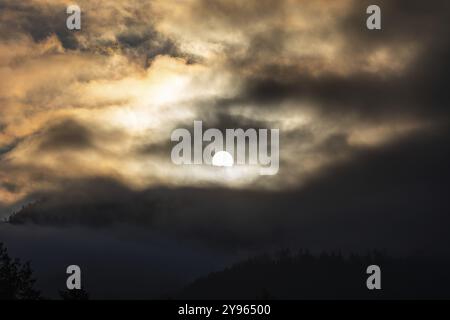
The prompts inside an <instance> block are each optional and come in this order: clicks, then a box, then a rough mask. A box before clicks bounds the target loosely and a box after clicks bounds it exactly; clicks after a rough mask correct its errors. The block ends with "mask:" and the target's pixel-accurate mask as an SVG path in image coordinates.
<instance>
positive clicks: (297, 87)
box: [219, 1, 450, 122]
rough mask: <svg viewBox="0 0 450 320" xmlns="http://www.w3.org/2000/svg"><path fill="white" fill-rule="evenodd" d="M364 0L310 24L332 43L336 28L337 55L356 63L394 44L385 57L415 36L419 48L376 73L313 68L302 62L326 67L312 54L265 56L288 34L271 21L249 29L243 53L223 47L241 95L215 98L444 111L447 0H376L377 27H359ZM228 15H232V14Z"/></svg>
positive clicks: (338, 111)
mask: <svg viewBox="0 0 450 320" xmlns="http://www.w3.org/2000/svg"><path fill="white" fill-rule="evenodd" d="M369 4H371V3H370V1H357V2H355V4H354V5H352V6H351V8H350V12H348V13H347V14H345V15H343V16H342V17H341V18H339V19H337V20H336V21H335V22H334V23H331V22H330V24H331V25H330V27H329V28H330V30H327V29H324V30H323V32H322V33H320V32H316V30H312V31H310V32H311V33H312V35H313V36H314V38H315V39H316V38H318V39H322V41H323V43H332V42H333V39H332V34H331V32H332V29H333V28H334V29H335V30H337V31H338V32H339V34H340V35H341V36H342V38H343V40H344V41H343V45H342V48H341V49H339V50H340V53H339V55H340V57H341V59H349V61H351V62H355V63H359V64H361V67H363V66H364V64H365V62H364V61H365V59H367V57H368V56H370V54H372V53H374V52H375V51H376V50H378V49H383V48H393V50H394V51H393V55H392V57H391V58H390V59H393V58H395V59H398V57H400V56H401V55H400V50H402V49H405V47H407V46H408V45H411V44H414V45H415V46H417V47H418V48H419V49H418V53H417V55H416V57H415V58H414V59H413V61H412V62H411V63H410V64H409V65H408V66H407V67H406V69H405V70H401V71H390V70H386V72H384V71H383V69H381V70H379V71H378V72H376V73H374V72H370V71H369V70H357V71H355V72H351V73H349V74H345V73H344V74H340V73H336V72H330V71H324V72H322V73H320V74H319V75H317V74H315V73H314V72H312V71H311V70H310V69H309V68H310V66H311V65H313V66H314V65H317V67H318V69H323V68H325V67H324V61H322V59H321V58H320V57H318V56H308V55H305V56H303V57H301V58H299V57H291V58H290V59H289V62H288V63H286V59H284V60H281V59H280V61H279V62H277V61H276V60H275V61H274V60H272V61H271V60H269V59H268V57H277V56H280V57H283V52H284V50H285V49H286V48H289V47H290V46H291V44H290V42H292V41H293V40H295V38H292V35H290V33H289V32H290V31H289V30H288V29H281V30H279V29H276V28H275V29H270V30H265V31H264V32H261V33H253V34H252V33H250V39H249V42H248V44H249V46H248V48H247V49H246V50H245V51H244V53H237V54H233V53H232V51H233V48H230V54H229V55H228V58H229V60H228V62H229V66H230V67H231V68H234V69H235V70H236V72H237V73H242V74H243V78H244V79H245V82H244V87H243V88H241V94H240V95H238V96H236V97H235V98H231V99H230V98H228V99H223V100H221V101H220V102H219V104H221V105H224V106H232V105H236V104H242V103H246V104H251V103H252V104H254V105H256V106H258V107H262V106H267V107H272V106H273V105H277V104H279V103H282V102H284V101H296V102H305V103H312V104H313V105H314V107H313V108H314V109H315V110H317V111H321V112H323V113H324V114H325V115H326V116H328V117H331V118H333V117H334V118H339V117H342V116H354V115H357V116H359V117H361V118H362V119H364V120H367V121H371V122H378V121H380V120H383V119H385V118H390V119H395V118H397V117H399V118H401V117H405V116H407V117H408V116H410V117H416V118H417V117H424V118H431V119H436V118H441V117H446V118H447V117H448V108H447V106H448V103H449V99H448V95H447V94H446V89H445V86H446V84H447V83H448V81H449V80H450V78H449V76H448V72H446V71H445V70H448V67H449V59H448V56H449V54H450V42H449V39H450V37H449V28H448V20H449V19H450V10H449V9H450V8H449V3H448V1H436V2H434V3H433V4H430V3H427V2H424V1H379V2H378V3H377V4H378V5H379V6H380V7H381V9H382V30H380V31H371V30H367V28H366V27H365V22H366V18H367V15H366V14H365V9H366V8H367V6H368V5H369ZM299 5H300V6H301V5H302V4H299ZM275 11H276V10H275ZM276 12H278V11H276ZM281 12H283V11H281ZM280 14H281V15H282V14H283V13H280ZM227 18H228V17H227ZM229 19H230V20H231V21H234V19H235V18H234V17H229ZM308 32H309V31H308ZM305 45H307V44H305ZM411 50H412V49H411ZM336 63H337V64H339V61H336ZM390 63H391V64H392V63H394V62H392V61H391V62H390ZM312 70H314V68H313V69H312Z"/></svg>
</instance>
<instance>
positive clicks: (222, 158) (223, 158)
mask: <svg viewBox="0 0 450 320" xmlns="http://www.w3.org/2000/svg"><path fill="white" fill-rule="evenodd" d="M233 164H234V161H233V157H232V156H231V154H230V153H229V152H226V151H219V152H217V153H216V154H214V156H213V158H212V165H213V166H216V167H232V166H233Z"/></svg>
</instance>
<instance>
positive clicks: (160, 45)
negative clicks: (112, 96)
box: [0, 0, 198, 67]
mask: <svg viewBox="0 0 450 320" xmlns="http://www.w3.org/2000/svg"><path fill="white" fill-rule="evenodd" d="M86 7H87V6H86ZM66 8H67V6H66V5H65V4H63V3H54V4H48V3H47V4H39V3H31V2H26V1H25V2H23V3H19V2H17V1H11V0H0V11H2V12H3V13H4V14H5V15H8V16H9V18H8V20H5V21H4V22H3V23H1V24H0V29H1V30H2V32H1V35H0V37H1V38H4V39H10V40H11V39H14V38H15V37H17V36H18V35H23V34H27V35H30V36H31V37H32V39H33V40H34V41H35V42H41V41H43V40H45V39H47V38H48V37H50V36H51V35H56V36H57V37H58V39H59V41H60V42H61V44H62V46H63V48H65V49H69V50H80V51H83V52H85V51H87V52H95V53H100V54H102V53H103V54H108V53H111V52H115V51H116V50H117V49H120V50H122V53H124V54H126V55H129V56H130V57H134V58H136V57H145V58H146V59H148V60H146V61H145V62H146V66H147V67H148V65H149V63H151V60H153V59H154V58H155V57H156V56H158V55H167V56H171V57H181V58H185V59H186V60H187V62H188V63H193V62H195V61H196V60H197V59H198V58H196V57H194V56H193V55H188V54H185V53H183V52H182V51H181V50H180V49H179V48H178V45H177V44H176V43H175V42H174V41H173V40H171V39H170V38H168V37H166V36H165V35H163V34H161V33H159V32H158V31H156V30H155V28H154V27H153V25H152V21H151V19H149V18H148V17H142V15H140V14H139V15H138V16H136V19H128V20H126V21H125V25H124V28H117V25H114V22H113V21H109V22H108V23H110V24H111V25H110V28H107V29H109V30H112V31H115V30H117V31H116V34H115V39H114V40H105V39H102V38H101V34H98V33H99V31H98V30H97V29H96V28H97V25H102V24H103V23H104V22H103V21H102V19H103V17H99V16H97V13H96V12H95V11H94V10H92V9H90V10H89V9H86V10H85V7H83V6H81V13H82V31H81V32H82V33H81V32H80V31H77V32H76V31H71V30H68V29H67V27H66V18H67V16H68V15H67V13H66ZM115 10H116V11H114V10H113V12H115V14H117V15H120V14H121V12H118V11H117V9H115ZM136 10H137V9H136ZM133 14H137V13H136V12H134V13H133ZM103 27H105V26H103ZM121 29H122V31H120V30H121ZM123 29H125V31H123ZM77 33H79V34H80V35H82V36H87V38H86V39H87V41H81V43H80V41H79V38H78V37H77Z"/></svg>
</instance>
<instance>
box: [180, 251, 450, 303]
mask: <svg viewBox="0 0 450 320" xmlns="http://www.w3.org/2000/svg"><path fill="white" fill-rule="evenodd" d="M374 264H375V265H378V266H379V267H380V268H381V290H368V288H367V286H366V281H367V278H368V277H369V276H370V275H369V274H367V273H366V270H367V267H368V266H370V265H374ZM449 267H450V261H449V260H448V259H428V258H423V257H422V258H419V257H408V258H392V257H390V256H388V255H387V254H384V253H381V252H372V253H369V254H366V255H356V254H351V255H348V256H343V255H341V254H339V253H323V254H321V255H312V254H310V253H309V252H308V251H300V252H298V253H296V254H292V253H290V252H289V251H282V252H279V253H278V254H275V255H268V254H265V255H260V256H258V257H254V258H251V259H248V260H246V261H243V262H241V263H237V264H235V265H234V266H232V267H230V268H226V269H225V270H223V271H221V272H215V273H211V274H209V275H208V276H206V277H204V278H201V279H199V280H197V281H195V282H193V283H192V284H190V285H188V286H187V287H185V288H184V289H183V290H182V291H181V292H180V293H179V294H178V295H176V297H173V298H181V299H435V298H437V299H440V298H447V299H448V298H450V275H449V272H448V270H450V268H449Z"/></svg>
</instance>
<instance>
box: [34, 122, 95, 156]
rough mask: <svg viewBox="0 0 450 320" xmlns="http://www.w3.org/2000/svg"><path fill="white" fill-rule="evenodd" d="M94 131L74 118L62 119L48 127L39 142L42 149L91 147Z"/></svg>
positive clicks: (92, 145)
mask: <svg viewBox="0 0 450 320" xmlns="http://www.w3.org/2000/svg"><path fill="white" fill-rule="evenodd" d="M93 135H94V133H93V132H91V130H90V129H89V128H87V127H85V126H84V125H82V124H80V123H78V122H76V121H74V120H71V119H69V120H64V121H62V122H60V123H57V124H55V125H53V126H51V127H50V128H48V129H47V130H46V132H45V134H44V137H43V139H42V141H41V143H40V146H39V148H40V149H41V150H42V151H44V152H45V151H51V150H62V149H71V150H80V149H86V148H93V147H94V143H93V141H92V139H93V138H92V137H93Z"/></svg>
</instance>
